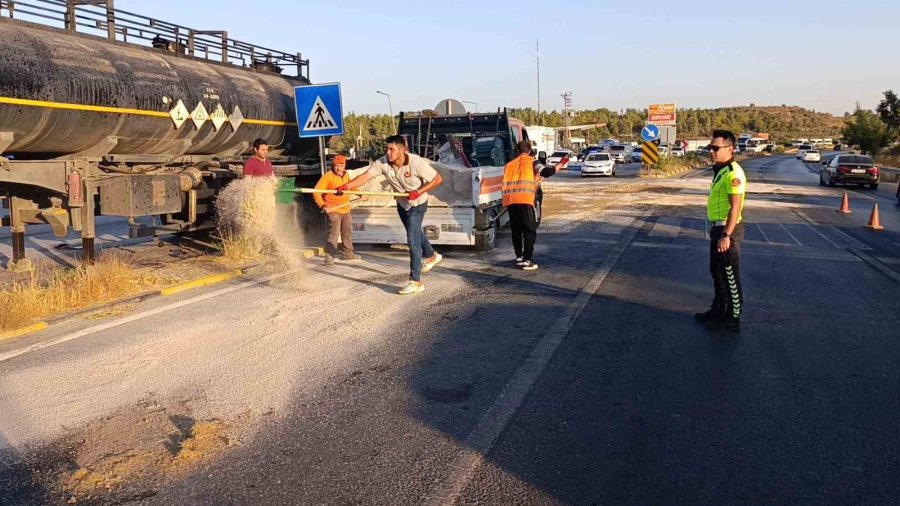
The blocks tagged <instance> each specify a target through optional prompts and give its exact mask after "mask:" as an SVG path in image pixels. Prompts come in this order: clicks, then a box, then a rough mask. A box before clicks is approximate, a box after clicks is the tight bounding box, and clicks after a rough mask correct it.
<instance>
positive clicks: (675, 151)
mask: <svg viewBox="0 0 900 506" xmlns="http://www.w3.org/2000/svg"><path fill="white" fill-rule="evenodd" d="M669 156H672V157H682V156H684V148H682V147H676V148H672V153H671V154H670V155H669Z"/></svg>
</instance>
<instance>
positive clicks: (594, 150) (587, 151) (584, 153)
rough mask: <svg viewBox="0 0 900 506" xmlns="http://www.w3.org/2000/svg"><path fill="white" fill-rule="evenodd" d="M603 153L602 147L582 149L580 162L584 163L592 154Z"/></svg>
mask: <svg viewBox="0 0 900 506" xmlns="http://www.w3.org/2000/svg"><path fill="white" fill-rule="evenodd" d="M601 151H603V148H602V147H601V146H588V147H586V148H584V149H582V150H581V153H579V154H578V161H579V162H580V161H583V160H584V159H585V158H586V157H587V155H589V154H591V153H599V152H601Z"/></svg>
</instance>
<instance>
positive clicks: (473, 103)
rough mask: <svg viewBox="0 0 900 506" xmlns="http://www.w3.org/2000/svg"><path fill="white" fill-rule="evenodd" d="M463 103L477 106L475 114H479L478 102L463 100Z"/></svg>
mask: <svg viewBox="0 0 900 506" xmlns="http://www.w3.org/2000/svg"><path fill="white" fill-rule="evenodd" d="M462 102H463V103H464V104H472V105H474V106H475V112H478V102H470V101H468V100H463V101H462Z"/></svg>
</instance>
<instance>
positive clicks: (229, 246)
mask: <svg viewBox="0 0 900 506" xmlns="http://www.w3.org/2000/svg"><path fill="white" fill-rule="evenodd" d="M220 244H221V248H222V254H221V255H219V256H217V257H215V261H216V262H217V263H220V264H223V265H228V266H234V265H241V264H246V263H250V262H255V261H258V260H261V259H262V257H263V243H262V241H261V240H260V239H259V238H258V237H256V236H251V237H247V236H238V235H235V234H232V233H228V232H226V233H223V234H222V240H221V243H220Z"/></svg>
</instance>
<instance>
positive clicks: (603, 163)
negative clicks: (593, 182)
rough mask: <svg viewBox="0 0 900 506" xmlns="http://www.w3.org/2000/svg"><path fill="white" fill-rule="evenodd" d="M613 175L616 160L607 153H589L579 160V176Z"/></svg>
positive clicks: (614, 173)
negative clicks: (581, 160)
mask: <svg viewBox="0 0 900 506" xmlns="http://www.w3.org/2000/svg"><path fill="white" fill-rule="evenodd" d="M593 175H599V176H615V175H616V162H615V160H613V157H612V155H610V154H609V153H591V154H589V155H587V157H585V159H584V161H583V162H581V177H585V176H593Z"/></svg>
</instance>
